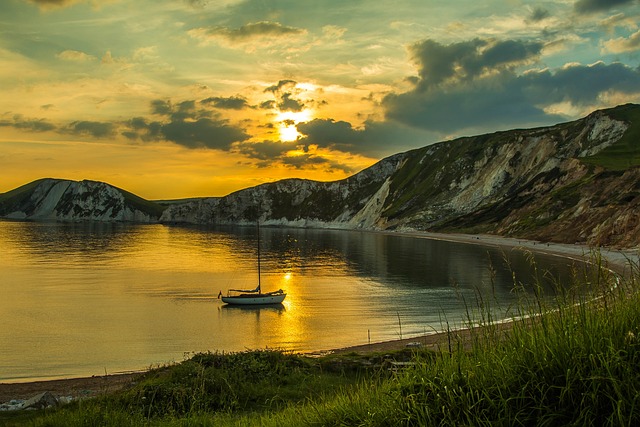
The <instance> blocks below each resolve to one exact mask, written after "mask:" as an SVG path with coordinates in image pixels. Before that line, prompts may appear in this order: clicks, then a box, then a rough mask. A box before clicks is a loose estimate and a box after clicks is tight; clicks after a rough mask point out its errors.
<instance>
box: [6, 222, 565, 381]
mask: <svg viewBox="0 0 640 427" xmlns="http://www.w3.org/2000/svg"><path fill="white" fill-rule="evenodd" d="M260 232H261V254H262V287H263V290H264V291H269V290H276V289H280V288H282V289H284V290H285V291H286V292H287V294H288V295H287V298H286V300H285V302H284V304H283V305H282V306H281V307H265V308H236V307H229V306H225V305H223V304H221V303H220V301H219V300H218V299H217V298H216V297H217V295H218V292H219V291H222V292H226V290H227V289H228V288H253V287H255V285H256V283H257V272H256V259H257V234H256V229H255V228H253V227H235V228H206V227H180V226H163V225H131V224H104V223H87V224H64V223H45V222H13V221H0V253H1V255H0V325H1V326H0V381H24V380H34V379H43V378H62V377H77V376H86V375H103V374H105V373H107V374H112V373H117V372H122V371H128V370H139V369H145V368H148V367H150V366H155V365H159V364H165V363H171V362H174V361H181V360H183V359H184V358H185V357H188V356H189V355H190V354H192V353H194V352H202V351H219V352H223V351H224V352H229V351H244V350H247V349H264V348H271V349H282V350H290V351H298V352H308V351H319V350H328V349H332V348H340V347H345V346H349V345H358V344H366V343H367V342H368V341H369V340H371V342H376V341H386V340H391V339H397V338H407V337H411V336H417V335H420V334H424V333H430V332H433V331H436V330H442V329H444V328H445V327H447V325H449V326H451V327H453V326H456V325H461V324H463V323H464V321H465V320H466V319H467V313H468V312H469V311H470V310H471V311H477V310H475V309H476V305H477V302H478V301H479V300H481V301H482V305H483V306H484V307H490V308H491V310H492V313H494V315H495V316H508V315H514V314H517V313H516V309H517V307H518V304H519V303H518V301H519V298H521V294H520V292H516V291H515V290H514V283H516V284H522V285H523V286H524V288H525V289H529V290H530V289H532V284H533V283H534V282H535V279H533V275H534V269H533V267H532V265H531V262H530V256H529V255H527V254H525V253H522V252H519V251H509V252H508V253H505V252H504V251H501V250H499V249H496V248H490V247H482V246H479V245H469V244H461V243H452V242H445V241H438V240H430V239H425V238H419V237H412V236H406V235H395V234H385V233H375V232H359V231H344V230H318V229H288V228H268V227H261V230H260ZM505 260H508V262H505ZM535 262H536V265H537V268H538V270H539V275H542V273H541V272H542V271H544V272H546V273H545V275H546V276H548V277H551V278H552V280H551V281H549V283H546V284H545V286H546V287H547V288H548V289H547V291H551V290H552V288H553V283H552V282H553V281H554V280H556V281H559V282H560V283H562V282H565V281H567V279H568V278H569V277H570V275H571V271H572V268H573V267H572V266H571V265H569V261H568V260H567V259H566V258H558V257H553V256H549V255H535ZM514 277H515V282H514ZM478 315H480V314H478Z"/></svg>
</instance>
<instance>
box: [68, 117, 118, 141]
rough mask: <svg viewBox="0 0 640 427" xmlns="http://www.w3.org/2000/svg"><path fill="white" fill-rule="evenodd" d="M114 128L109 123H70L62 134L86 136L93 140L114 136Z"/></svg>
mask: <svg viewBox="0 0 640 427" xmlns="http://www.w3.org/2000/svg"><path fill="white" fill-rule="evenodd" d="M115 130H116V127H115V125H114V124H113V123H109V122H94V121H88V120H82V121H76V122H72V123H70V124H69V125H68V126H67V127H66V128H65V129H64V132H66V133H72V134H75V135H87V136H92V137H94V138H107V137H110V136H113V135H114V134H115Z"/></svg>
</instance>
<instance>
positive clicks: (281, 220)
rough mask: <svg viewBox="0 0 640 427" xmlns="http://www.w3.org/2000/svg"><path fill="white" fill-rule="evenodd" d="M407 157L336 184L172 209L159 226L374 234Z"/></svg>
mask: <svg viewBox="0 0 640 427" xmlns="http://www.w3.org/2000/svg"><path fill="white" fill-rule="evenodd" d="M405 157H406V154H398V155H395V156H392V157H389V158H387V159H384V160H382V161H380V162H378V163H376V164H375V165H373V166H372V167H370V168H368V169H365V170H363V171H362V172H360V173H358V174H356V175H354V176H351V177H349V178H347V179H344V180H341V181H335V182H318V181H309V180H305V179H285V180H282V181H277V182H274V183H269V184H263V185H259V186H257V187H252V188H247V189H244V190H240V191H237V192H235V193H232V194H230V195H228V196H225V197H219V198H207V199H200V200H192V201H190V202H187V203H184V204H179V205H173V206H169V207H168V208H167V210H165V211H164V213H163V214H162V217H161V218H160V221H162V222H167V223H193V224H248V223H251V224H253V223H255V221H256V220H258V219H260V220H261V221H262V222H264V223H265V224H266V225H288V226H294V227H338V228H357V227H360V228H362V227H366V228H370V227H373V226H375V224H376V221H377V220H378V219H379V217H380V210H381V209H382V206H383V205H382V201H383V199H381V193H384V188H385V186H388V184H385V183H386V182H387V181H388V180H389V177H390V176H391V175H392V174H393V172H395V171H396V170H397V169H398V168H399V167H400V165H401V164H402V162H403V161H404V159H405Z"/></svg>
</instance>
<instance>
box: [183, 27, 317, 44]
mask: <svg viewBox="0 0 640 427" xmlns="http://www.w3.org/2000/svg"><path fill="white" fill-rule="evenodd" d="M187 34H189V35H190V36H191V37H192V38H194V39H198V40H201V41H202V42H205V43H208V42H212V41H222V42H226V43H228V44H229V45H230V46H246V47H247V48H248V50H251V51H253V50H255V48H256V46H255V44H256V43H258V44H264V45H273V44H274V43H278V42H288V41H289V40H291V38H294V39H297V38H299V37H301V36H304V35H306V34H307V31H306V30H304V29H301V28H295V27H289V26H285V25H282V24H280V23H278V22H270V21H260V22H254V23H249V24H246V25H243V26H241V27H238V28H228V27H221V26H218V27H208V28H203V27H201V28H194V29H192V30H189V31H188V32H187Z"/></svg>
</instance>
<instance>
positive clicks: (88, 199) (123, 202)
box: [0, 178, 164, 223]
mask: <svg viewBox="0 0 640 427" xmlns="http://www.w3.org/2000/svg"><path fill="white" fill-rule="evenodd" d="M163 210H164V207H162V206H160V205H158V204H156V203H153V202H149V201H147V200H144V199H142V198H141V197H138V196H136V195H134V194H132V193H129V192H127V191H124V190H121V189H119V188H117V187H113V186H111V185H109V184H106V183H103V182H97V181H88V180H84V181H70V180H63V179H52V178H45V179H39V180H37V181H33V182H31V183H29V184H26V185H23V186H22V187H19V188H16V189H15V190H12V191H9V192H7V193H4V194H1V195H0V216H2V217H4V218H8V219H25V220H57V221H110V222H113V221H129V222H146V223H148V222H157V221H158V219H159V217H160V214H161V213H162V211H163Z"/></svg>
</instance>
